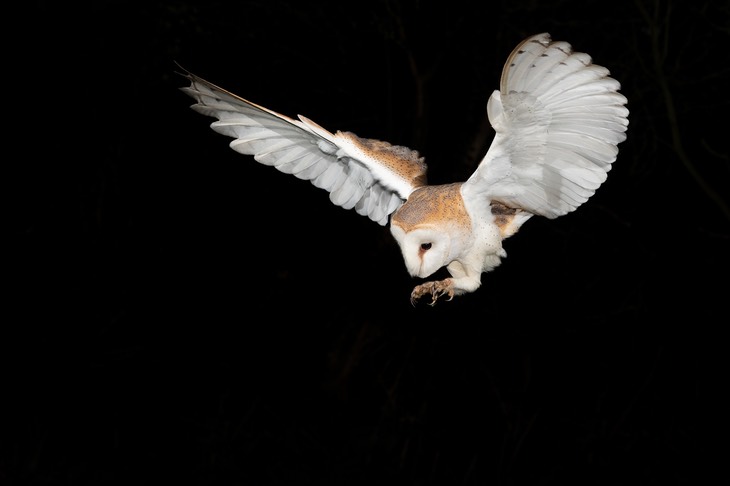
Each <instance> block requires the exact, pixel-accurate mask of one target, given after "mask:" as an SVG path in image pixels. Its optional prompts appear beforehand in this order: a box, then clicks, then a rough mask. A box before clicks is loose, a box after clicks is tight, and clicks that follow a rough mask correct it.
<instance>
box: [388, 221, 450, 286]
mask: <svg viewBox="0 0 730 486" xmlns="http://www.w3.org/2000/svg"><path fill="white" fill-rule="evenodd" d="M390 232H391V233H392V234H393V237H394V238H395V240H396V241H397V242H398V245H399V246H400V250H401V253H402V254H403V260H404V261H405V264H406V269H407V270H408V273H409V274H410V275H411V276H412V277H421V278H425V277H428V276H429V275H431V274H433V273H434V272H436V271H437V270H438V269H439V268H441V267H443V266H445V265H448V264H449V263H450V262H451V261H452V260H453V257H452V246H451V237H450V236H449V234H448V233H447V232H444V231H442V230H440V229H438V228H436V227H433V226H432V225H427V224H426V225H422V226H418V227H416V228H413V229H409V230H408V231H406V230H405V229H404V228H403V227H401V226H399V225H398V224H391V226H390Z"/></svg>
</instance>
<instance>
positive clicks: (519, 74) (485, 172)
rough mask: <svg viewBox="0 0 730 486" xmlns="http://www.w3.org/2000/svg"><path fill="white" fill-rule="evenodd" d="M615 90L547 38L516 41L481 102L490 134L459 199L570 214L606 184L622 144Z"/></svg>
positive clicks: (624, 114) (600, 70)
mask: <svg viewBox="0 0 730 486" xmlns="http://www.w3.org/2000/svg"><path fill="white" fill-rule="evenodd" d="M619 89H620V84H619V82H618V81H616V80H615V79H613V78H611V77H609V71H608V69H606V68H605V67H602V66H598V65H596V64H593V63H592V61H591V57H590V56H588V55H587V54H585V53H580V52H573V50H572V48H571V46H570V44H568V43H567V42H554V41H552V40H551V38H550V35H549V34H547V33H544V34H539V35H535V36H532V37H530V38H528V39H526V40H524V41H523V42H522V43H521V44H520V45H518V46H517V47H516V48H515V49H514V50H513V51H512V54H511V55H510V56H509V57H508V59H507V62H506V63H505V65H504V69H503V71H502V79H501V82H500V89H499V91H495V92H494V93H493V94H492V96H491V97H490V98H489V103H488V104H487V113H488V115H489V121H490V123H491V124H492V127H493V128H494V130H495V132H496V135H495V137H494V140H493V141H492V144H491V146H490V147H489V150H488V151H487V153H486V155H485V156H484V158H483V159H482V161H481V163H480V164H479V167H478V168H477V170H476V171H475V172H474V174H472V176H471V177H470V178H469V179H468V180H467V182H466V183H465V184H464V186H463V192H464V194H465V196H466V197H468V198H474V199H479V200H485V199H488V200H496V201H499V202H501V203H503V204H506V205H507V206H510V207H513V208H520V209H524V210H526V211H528V212H530V213H532V214H539V215H542V216H545V217H548V218H555V217H558V216H561V215H563V214H566V213H568V212H571V211H573V210H574V209H576V208H577V207H578V206H580V205H581V204H583V203H584V202H586V201H587V200H588V198H589V197H591V196H592V195H593V194H594V193H595V191H596V189H598V187H599V186H600V185H601V184H602V183H603V182H604V181H605V180H606V176H607V173H608V171H609V170H610V169H611V164H612V163H613V162H614V161H615V160H616V157H617V154H618V148H617V145H618V144H619V143H620V142H622V141H623V140H625V139H626V133H625V132H626V128H627V126H628V123H629V122H628V113H629V111H628V109H627V108H626V107H625V106H624V105H625V104H626V102H627V100H626V98H625V97H624V96H623V95H622V94H620V93H619V92H618V91H619Z"/></svg>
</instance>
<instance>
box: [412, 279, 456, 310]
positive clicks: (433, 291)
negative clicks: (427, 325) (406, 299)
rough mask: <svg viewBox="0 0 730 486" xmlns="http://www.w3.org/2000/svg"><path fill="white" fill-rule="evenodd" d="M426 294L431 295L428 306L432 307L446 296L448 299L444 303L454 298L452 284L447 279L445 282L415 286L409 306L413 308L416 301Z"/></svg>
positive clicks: (439, 281)
mask: <svg viewBox="0 0 730 486" xmlns="http://www.w3.org/2000/svg"><path fill="white" fill-rule="evenodd" d="M427 294H430V295H431V302H429V303H428V305H430V306H431V307H433V306H434V305H436V302H438V300H439V299H440V298H441V297H444V296H447V297H448V298H447V299H446V301H449V300H451V299H453V298H454V284H453V282H452V280H451V279H450V278H447V279H445V280H438V281H436V282H426V283H423V284H421V285H417V286H416V287H415V288H414V289H413V292H411V305H413V306H414V307H415V305H416V302H417V301H418V299H420V298H421V297H423V296H424V295H427Z"/></svg>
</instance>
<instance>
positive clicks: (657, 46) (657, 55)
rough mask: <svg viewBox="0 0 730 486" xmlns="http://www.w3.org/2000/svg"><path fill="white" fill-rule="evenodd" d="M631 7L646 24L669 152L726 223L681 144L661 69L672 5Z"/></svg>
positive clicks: (717, 199)
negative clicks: (665, 125) (662, 103)
mask: <svg viewBox="0 0 730 486" xmlns="http://www.w3.org/2000/svg"><path fill="white" fill-rule="evenodd" d="M635 4H636V7H637V9H638V11H639V13H640V15H641V17H642V18H643V19H644V21H645V22H646V26H647V29H648V34H649V39H650V42H651V56H652V59H651V60H652V68H653V73H654V77H655V79H656V83H657V84H658V86H659V90H660V93H661V96H662V99H663V100H664V107H665V109H666V115H667V121H668V123H669V132H670V143H671V148H672V150H673V151H674V153H675V154H676V155H677V158H678V159H679V161H680V162H681V163H682V165H683V166H684V167H685V169H686V170H687V172H689V174H690V176H692V178H693V179H694V181H695V182H696V183H697V185H699V186H700V188H701V189H702V191H703V192H704V193H705V194H706V195H707V196H708V197H709V198H710V200H711V201H712V202H714V203H715V204H716V205H717V207H718V208H719V209H720V210H721V211H722V213H723V214H724V215H725V217H726V218H727V219H728V220H730V206H729V205H728V204H727V202H726V201H725V200H724V199H723V198H722V196H721V195H720V194H719V193H718V192H717V191H715V190H714V188H713V187H712V186H711V185H710V184H709V183H708V182H707V180H706V179H705V177H703V175H702V174H701V173H700V171H699V169H698V168H697V165H696V164H695V163H694V161H693V160H692V158H691V157H690V156H689V154H688V152H687V151H686V150H685V147H684V144H683V143H682V130H681V128H680V120H679V116H678V113H677V108H676V105H675V96H674V93H673V92H672V88H671V86H670V82H669V79H670V77H669V75H668V73H667V71H666V69H665V67H666V62H667V60H668V59H671V58H672V57H673V56H672V55H671V52H670V50H671V48H672V46H671V39H670V35H669V33H670V28H669V25H670V21H671V17H672V13H673V11H674V4H673V2H672V1H671V0H670V1H668V2H662V1H661V0H651V1H647V0H635ZM706 5H707V4H705V6H706Z"/></svg>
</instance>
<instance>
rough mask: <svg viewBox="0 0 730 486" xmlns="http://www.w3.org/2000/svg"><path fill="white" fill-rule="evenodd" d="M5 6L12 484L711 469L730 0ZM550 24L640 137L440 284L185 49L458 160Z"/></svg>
mask: <svg viewBox="0 0 730 486" xmlns="http://www.w3.org/2000/svg"><path fill="white" fill-rule="evenodd" d="M6 15H7V17H6V24H7V25H6V27H8V28H10V27H13V28H14V29H10V30H8V31H6V34H4V35H9V34H8V32H10V31H12V32H14V33H13V34H12V35H11V37H10V38H9V39H7V40H6V42H5V45H6V59H5V66H6V75H5V76H4V78H5V81H6V82H5V89H4V92H5V100H4V106H5V117H4V118H5V122H6V123H5V125H6V129H5V133H6V135H5V142H6V143H5V146H6V151H5V155H4V156H3V161H4V162H3V165H4V166H5V168H6V171H7V170H8V169H10V170H9V175H8V176H7V177H6V178H5V181H6V182H7V187H6V193H7V194H10V195H11V197H10V198H9V201H8V203H7V206H6V207H7V208H8V212H7V214H8V219H7V220H6V221H7V222H8V226H9V227H10V236H9V241H10V245H9V246H10V248H9V250H6V251H7V252H8V253H7V259H6V260H7V261H6V265H7V267H9V271H7V272H4V274H5V275H6V278H7V281H8V283H9V290H7V291H6V292H5V298H6V300H7V303H8V305H7V306H6V309H7V314H6V318H5V319H4V321H5V322H4V323H3V324H2V334H0V339H1V341H0V346H2V348H1V351H2V356H3V361H2V370H1V373H2V395H3V396H2V404H3V408H4V409H5V410H4V412H3V413H2V421H0V446H1V447H2V448H1V449H0V484H2V485H15V484H18V485H20V484H33V485H64V484H69V485H97V484H99V485H107V484H108V485H142V484H152V485H159V484H196V485H197V484H200V485H249V484H251V485H280V484H290V485H304V484H333V485H346V484H347V485H373V484H387V483H398V484H413V485H432V484H448V485H459V484H464V485H473V484H480V485H487V484H489V485H492V484H496V485H518V484H520V485H521V484H530V485H538V484H540V485H548V484H549V485H553V484H560V485H564V484H582V485H588V484H590V485H624V484H631V485H634V484H636V485H658V484H661V485H680V484H681V485H696V484H710V483H708V482H705V481H704V479H703V475H704V474H706V473H707V472H708V471H709V470H711V468H712V466H713V464H714V463H715V459H714V458H715V457H716V456H715V455H714V454H713V451H715V450H716V449H715V445H714V444H713V442H712V438H713V436H716V435H718V434H719V432H718V426H719V425H720V420H719V416H720V415H719V413H718V412H719V407H718V406H717V405H716V398H717V396H718V391H721V390H722V389H723V388H724V387H725V386H726V378H725V376H724V373H723V372H722V370H721V367H720V365H721V363H722V362H723V361H724V360H722V357H723V356H722V353H723V351H722V350H723V347H722V342H723V340H722V339H721V336H722V332H723V330H724V327H725V326H726V325H727V310H726V304H727V300H728V298H729V297H730V296H729V295H728V284H727V274H728V270H730V269H729V268H728V258H727V256H728V244H729V243H730V239H729V238H730V224H729V223H730V209H729V208H728V205H729V204H730V199H729V197H728V196H729V194H730V192H729V191H728V189H730V184H728V182H729V181H730V164H729V162H728V149H727V133H728V130H727V129H728V124H727V110H728V104H729V103H728V96H727V94H726V93H727V86H728V84H729V81H730V68H729V66H730V62H729V61H730V55H728V48H727V45H728V41H729V40H730V39H729V36H728V25H730V24H729V22H728V20H729V17H730V6H729V4H728V2H694V3H693V2H679V1H663V2H652V1H643V0H637V1H635V2H613V3H608V2H597V1H585V0H583V1H573V0H564V1H560V0H553V1H548V2H536V1H502V2H491V3H490V2H476V1H465V0H453V1H451V2H447V3H441V2H436V3H433V4H432V3H429V2H418V1H409V0H401V1H397V0H392V1H372V2H331V3H316V2H291V1H277V0H270V1H238V2H233V1H208V2H204V1H180V2H175V1H166V2H154V1H148V2H142V1H139V2H122V1H97V2H77V3H74V4H73V5H67V4H65V3H64V2H44V1H37V2H31V6H30V8H25V9H23V10H22V11H19V10H10V11H7V12H6ZM544 31H547V32H550V33H551V34H552V36H553V38H554V39H558V40H566V41H568V42H570V43H571V44H572V45H573V47H574V48H575V49H576V50H578V51H583V52H587V53H589V54H590V55H591V56H592V57H593V60H594V62H595V63H597V64H601V65H604V66H606V67H608V68H609V69H610V71H611V73H612V76H613V77H615V78H616V79H618V80H619V81H620V82H621V83H622V92H623V93H624V94H625V95H626V97H627V98H628V100H629V104H628V107H629V109H630V111H631V113H630V126H629V130H628V139H627V141H626V142H624V143H622V144H621V145H620V153H619V156H618V160H617V161H616V162H615V164H614V167H613V169H612V171H611V172H610V174H609V178H608V181H607V182H606V183H605V184H604V185H603V186H602V187H601V188H600V189H599V191H598V192H597V193H596V195H595V196H594V197H593V198H592V199H591V200H590V201H589V202H588V203H586V204H585V205H584V206H582V207H581V208H579V209H578V210H577V211H576V212H574V213H571V214H569V215H567V216H564V217H562V218H559V219H556V220H546V219H542V218H533V219H532V220H530V221H529V222H528V223H527V224H526V225H525V226H524V227H523V228H522V230H521V231H520V232H519V233H518V234H517V235H515V236H514V237H512V238H510V239H509V240H507V241H506V242H505V248H506V250H507V252H508V254H509V256H508V258H507V259H506V260H504V262H503V264H502V265H501V266H500V267H499V268H497V269H496V270H495V271H493V272H491V273H488V274H485V275H483V279H482V280H483V285H482V287H481V288H480V289H479V290H478V291H476V292H474V293H473V294H469V295H466V296H462V297H459V298H457V299H454V300H453V301H452V302H443V303H439V304H438V305H437V306H435V307H434V308H431V307H429V306H427V305H418V306H416V307H413V306H411V304H410V302H409V295H410V291H411V289H412V287H413V286H414V285H415V284H417V283H419V282H418V281H416V280H414V279H411V278H410V277H409V276H408V275H407V273H406V271H405V266H404V264H403V262H402V259H401V256H400V253H399V250H398V247H397V245H396V244H395V242H394V241H393V240H392V238H391V236H390V233H389V231H388V229H387V228H385V227H380V226H378V225H377V224H374V223H372V222H371V221H369V220H367V219H366V218H364V217H361V216H358V215H357V214H356V213H354V211H346V210H343V209H341V208H338V207H335V206H333V205H332V204H331V203H330V202H329V200H328V197H327V194H326V192H324V191H321V190H319V189H316V188H314V187H313V186H311V185H310V184H309V183H307V182H304V181H300V180H298V179H296V178H293V177H291V176H287V175H285V174H281V173H279V172H277V171H276V170H274V169H272V168H270V167H265V166H262V165H259V164H257V163H256V162H255V161H253V159H252V158H251V157H247V156H242V155H239V154H237V153H235V152H234V151H232V150H230V149H229V148H228V142H229V141H230V140H229V139H227V138H226V137H223V136H221V135H218V134H216V133H214V132H213V131H212V130H210V129H209V128H208V125H209V123H210V122H212V121H213V120H212V119H208V118H206V117H203V116H201V115H199V114H197V113H195V112H193V111H192V110H190V109H189V106H190V104H191V102H192V99H191V98H189V97H188V96H187V95H185V94H184V93H182V92H180V91H179V90H178V88H179V87H181V86H184V85H186V84H187V82H186V81H185V80H184V79H183V78H182V77H180V76H179V75H177V74H176V73H175V71H176V69H177V68H176V66H175V62H179V63H180V64H181V65H182V66H184V67H185V68H187V69H189V70H191V71H192V72H194V73H196V74H198V75H200V76H202V77H204V78H206V79H208V80H210V81H211V82H214V83H216V84H218V85H219V86H222V87H224V88H226V89H229V90H230V91H232V92H234V93H237V94H239V95H241V96H244V97H246V98H248V99H250V100H252V101H255V102H257V103H260V104H262V105H264V106H267V107H269V108H271V109H274V110H276V111H278V112H280V113H284V114H287V115H290V116H294V115H296V114H298V113H301V114H303V115H306V116H307V117H309V118H311V119H313V120H315V121H317V122H318V123H320V124H321V125H323V126H324V127H325V128H328V129H330V130H333V131H334V130H337V129H341V130H350V131H353V132H355V133H357V134H358V135H360V136H363V137H370V138H378V139H383V140H388V141H390V142H392V143H396V144H401V145H406V146H409V147H412V148H414V149H418V150H419V151H420V152H421V154H422V155H424V156H425V157H426V161H427V163H428V164H429V175H430V182H432V183H435V184H438V183H446V182H454V181H459V180H464V179H465V178H466V177H468V176H469V174H470V173H471V171H472V170H473V169H474V167H475V165H476V163H477V162H478V160H479V159H480V157H481V155H482V154H483V153H484V151H485V150H486V148H487V146H488V144H489V142H490V141H491V138H492V132H491V129H490V128H489V126H488V125H485V121H486V112H485V107H486V102H487V99H488V97H489V95H490V94H491V92H492V90H494V89H496V88H497V87H498V83H499V75H500V72H501V69H502V65H503V63H504V61H505V59H506V57H507V56H508V55H509V53H510V51H511V50H512V49H513V48H514V46H515V45H517V43H519V42H520V41H521V40H522V39H524V38H525V37H527V36H529V35H533V34H536V33H539V32H544ZM480 137H481V138H480ZM6 173H8V172H6Z"/></svg>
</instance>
